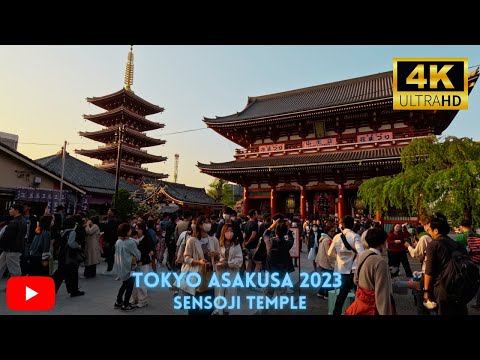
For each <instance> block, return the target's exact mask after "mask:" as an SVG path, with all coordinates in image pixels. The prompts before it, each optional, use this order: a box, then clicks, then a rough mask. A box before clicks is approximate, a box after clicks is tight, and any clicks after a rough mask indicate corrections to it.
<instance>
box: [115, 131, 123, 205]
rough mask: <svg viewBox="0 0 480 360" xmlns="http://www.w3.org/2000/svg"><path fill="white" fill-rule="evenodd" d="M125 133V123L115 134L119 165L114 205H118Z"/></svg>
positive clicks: (116, 175)
mask: <svg viewBox="0 0 480 360" xmlns="http://www.w3.org/2000/svg"><path fill="white" fill-rule="evenodd" d="M124 133H125V125H120V126H119V127H118V130H117V133H115V136H116V137H117V166H116V173H115V200H114V202H113V206H117V200H118V183H119V181H120V160H121V158H122V142H123V134H124Z"/></svg>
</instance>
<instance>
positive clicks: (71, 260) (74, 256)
mask: <svg viewBox="0 0 480 360" xmlns="http://www.w3.org/2000/svg"><path fill="white" fill-rule="evenodd" d="M66 247H67V251H66V256H65V264H67V265H77V266H78V265H80V263H82V262H84V261H85V260H86V259H87V257H86V256H85V254H84V253H83V251H82V249H72V248H71V247H70V246H68V245H67V246H66Z"/></svg>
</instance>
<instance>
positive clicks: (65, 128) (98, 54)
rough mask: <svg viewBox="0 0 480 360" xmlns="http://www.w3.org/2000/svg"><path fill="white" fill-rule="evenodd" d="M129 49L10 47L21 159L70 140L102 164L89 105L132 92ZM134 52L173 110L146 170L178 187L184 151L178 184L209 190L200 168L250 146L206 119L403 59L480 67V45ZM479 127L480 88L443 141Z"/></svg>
mask: <svg viewBox="0 0 480 360" xmlns="http://www.w3.org/2000/svg"><path fill="white" fill-rule="evenodd" d="M129 50H130V46H129V45H124V46H109V45H107V46H98V45H97V46H73V45H72V46H59V45H57V46H38V45H37V46H0V59H1V67H0V79H1V80H0V81H1V84H2V85H1V86H0V131H3V132H7V133H14V134H17V135H18V136H19V146H18V151H20V152H21V153H23V154H25V155H27V156H28V157H30V158H32V159H38V158H41V157H45V156H49V155H53V154H55V153H56V152H57V151H59V150H60V149H61V146H62V145H63V142H64V141H65V140H66V141H67V142H68V143H69V144H68V145H67V151H68V152H69V154H70V155H72V156H75V157H77V158H78V159H80V160H82V161H86V162H88V163H90V164H96V163H99V161H98V160H95V159H91V158H88V157H84V156H81V155H77V154H75V153H74V151H73V150H74V149H94V148H97V147H98V146H99V145H101V143H98V142H95V141H93V140H90V139H87V138H82V137H81V136H80V135H78V132H79V131H96V130H100V129H101V128H102V127H101V126H100V125H97V124H95V123H92V122H90V121H86V120H84V119H83V117H82V115H83V114H98V113H101V112H103V111H104V110H103V109H101V108H99V107H96V106H95V105H92V104H89V103H88V102H87V101H86V98H87V97H93V96H103V95H107V94H111V93H113V92H116V91H118V90H120V89H121V88H122V87H123V80H124V74H125V65H126V62H127V55H128V52H129ZM133 52H134V56H135V61H134V64H135V70H134V83H133V86H132V90H133V91H134V92H135V94H136V95H138V96H140V97H142V98H144V99H145V100H147V101H149V102H151V103H153V104H155V105H159V106H161V107H164V108H165V111H164V112H163V113H161V114H156V115H151V116H148V117H147V118H148V119H150V120H152V121H156V122H160V123H163V124H165V127H164V128H163V129H159V130H153V131H150V132H148V135H150V136H152V137H155V138H161V139H164V140H166V141H167V142H166V144H165V145H161V146H156V147H151V148H146V149H147V150H148V152H149V153H152V154H155V155H162V156H166V157H168V160H167V161H165V162H162V163H156V164H145V165H144V166H145V167H147V168H148V169H149V170H150V171H155V172H161V173H166V174H169V175H170V176H169V178H168V179H167V180H168V181H173V172H174V154H176V153H178V154H179V155H180V161H179V175H178V182H179V183H183V184H187V185H190V186H196V187H205V188H207V187H208V184H209V183H211V182H212V180H214V178H212V177H210V176H208V175H205V174H201V173H200V171H199V170H198V168H197V167H196V164H197V162H201V163H209V162H225V161H231V160H233V159H234V158H233V154H234V152H235V149H236V148H240V146H239V145H237V144H234V143H232V142H231V141H229V140H227V139H225V138H223V137H222V136H221V135H219V134H217V133H216V132H214V131H213V130H211V129H207V128H206V125H205V124H204V123H203V121H202V119H203V117H204V116H205V117H215V116H225V115H230V114H233V113H235V112H237V111H241V110H243V109H244V107H245V105H246V103H247V98H248V96H259V95H265V94H270V93H275V92H281V91H287V90H292V89H298V88H302V87H307V86H313V85H320V84H324V83H329V82H334V81H340V80H345V79H350V78H353V77H359V76H364V75H370V74H376V73H380V72H384V71H390V70H392V61H393V58H396V57H397V58H407V57H456V58H459V57H462V58H464V57H466V58H468V59H469V66H473V65H478V64H480V46H478V45H475V46H466V45H462V46H440V45H431V46H423V45H422V46H419V45H417V46H393V45H383V46H380V45H376V46H352V45H349V46H347V45H342V46H326V45H311V46H293V45H292V46H258V45H256V46H223V45H215V46H203V45H196V46H173V45H171V46H159V45H155V46H154V45H151V46H150V45H149V46H147V45H143V46H134V49H133ZM470 70H471V69H470ZM479 121H480V84H477V85H476V86H475V88H474V90H473V91H472V93H471V94H470V97H469V110H465V111H459V113H458V115H457V116H456V117H455V119H454V120H453V122H452V124H451V125H450V126H449V127H448V128H447V129H446V130H445V132H444V133H443V135H453V136H458V137H463V136H468V137H471V138H473V139H475V140H480V126H479ZM202 128H203V130H198V131H191V132H185V133H180V134H172V133H175V132H180V131H186V130H194V129H202Z"/></svg>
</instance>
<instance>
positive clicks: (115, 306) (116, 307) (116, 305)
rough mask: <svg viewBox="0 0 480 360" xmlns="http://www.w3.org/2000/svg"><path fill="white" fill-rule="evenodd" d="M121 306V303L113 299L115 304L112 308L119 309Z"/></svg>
mask: <svg viewBox="0 0 480 360" xmlns="http://www.w3.org/2000/svg"><path fill="white" fill-rule="evenodd" d="M121 307H122V303H119V302H116V301H115V305H113V308H114V309H120V308H121Z"/></svg>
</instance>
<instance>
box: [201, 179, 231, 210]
mask: <svg viewBox="0 0 480 360" xmlns="http://www.w3.org/2000/svg"><path fill="white" fill-rule="evenodd" d="M208 187H209V189H208V190H207V194H208V195H210V196H211V197H213V198H214V199H215V200H217V201H218V202H221V203H222V204H223V205H225V206H230V207H233V206H235V203H236V201H237V200H238V197H234V195H233V187H232V185H231V184H229V183H228V182H227V181H226V180H222V179H215V180H213V181H212V182H211V183H210V184H209V185H208Z"/></svg>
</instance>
